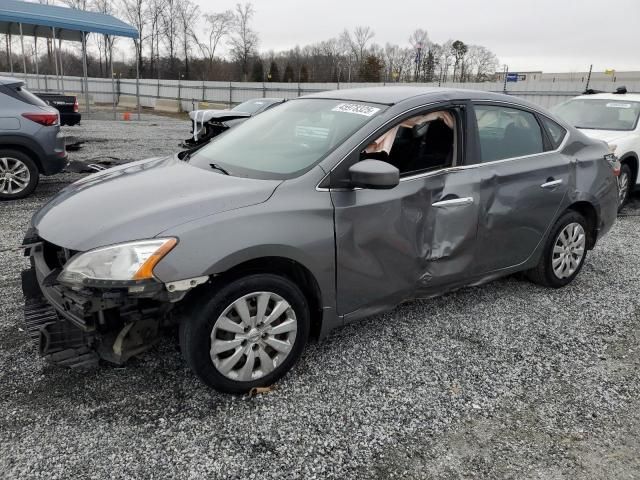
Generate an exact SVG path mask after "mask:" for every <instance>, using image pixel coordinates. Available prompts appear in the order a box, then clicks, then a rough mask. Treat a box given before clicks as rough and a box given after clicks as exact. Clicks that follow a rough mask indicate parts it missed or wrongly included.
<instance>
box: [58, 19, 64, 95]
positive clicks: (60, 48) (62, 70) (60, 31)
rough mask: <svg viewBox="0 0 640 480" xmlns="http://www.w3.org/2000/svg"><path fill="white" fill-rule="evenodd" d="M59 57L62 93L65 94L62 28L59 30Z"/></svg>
mask: <svg viewBox="0 0 640 480" xmlns="http://www.w3.org/2000/svg"><path fill="white" fill-rule="evenodd" d="M58 34H59V35H60V38H59V39H58V58H59V59H60V83H61V84H62V94H63V95H64V65H63V64H62V30H58Z"/></svg>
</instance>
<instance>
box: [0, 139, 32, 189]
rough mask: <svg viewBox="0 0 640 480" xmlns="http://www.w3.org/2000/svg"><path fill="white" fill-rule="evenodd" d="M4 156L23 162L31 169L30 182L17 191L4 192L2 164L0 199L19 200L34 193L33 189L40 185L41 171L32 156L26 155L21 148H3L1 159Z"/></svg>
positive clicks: (0, 154) (0, 168)
mask: <svg viewBox="0 0 640 480" xmlns="http://www.w3.org/2000/svg"><path fill="white" fill-rule="evenodd" d="M3 158H7V159H11V160H17V161H19V162H22V163H23V164H24V165H25V166H26V167H27V169H28V170H29V182H28V184H27V186H26V187H24V188H23V189H21V190H20V191H19V192H17V193H15V192H14V193H8V192H4V193H3V191H2V190H3V188H2V181H3V178H2V177H3V172H2V171H1V170H2V166H1V165H0V200H17V199H19V198H24V197H27V196H29V195H31V193H33V191H34V190H35V189H36V187H37V186H38V182H39V181H40V172H39V171H38V167H37V165H36V163H35V162H34V161H33V160H32V159H31V157H29V155H26V154H25V153H23V152H21V151H19V150H13V149H1V150H0V159H3ZM0 161H1V160H0Z"/></svg>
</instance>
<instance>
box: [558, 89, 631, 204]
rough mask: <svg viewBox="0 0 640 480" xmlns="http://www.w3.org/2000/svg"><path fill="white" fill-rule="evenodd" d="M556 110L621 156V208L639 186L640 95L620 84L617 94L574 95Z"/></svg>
mask: <svg viewBox="0 0 640 480" xmlns="http://www.w3.org/2000/svg"><path fill="white" fill-rule="evenodd" d="M554 112H555V113H556V114H557V115H558V116H559V117H560V118H562V119H564V120H565V121H566V122H568V123H570V124H571V125H573V126H575V127H576V128H578V129H580V130H581V131H582V132H584V133H585V134H586V135H587V136H589V137H592V138H597V139H600V140H604V141H605V142H607V143H608V144H609V146H610V148H611V151H612V152H613V153H615V154H616V156H617V157H618V158H619V159H620V163H621V170H620V176H619V177H618V183H619V208H622V207H623V206H624V204H625V203H626V201H627V200H628V198H629V194H630V193H631V192H632V191H633V190H634V189H636V188H638V186H639V185H640V176H639V175H638V166H639V165H638V159H639V158H640V124H639V123H638V118H639V117H640V94H631V93H627V89H626V88H625V87H620V88H618V89H617V90H616V92H615V93H589V94H585V95H580V96H578V97H575V98H572V99H571V100H569V101H567V102H564V103H561V104H560V105H557V106H556V107H555V108H554Z"/></svg>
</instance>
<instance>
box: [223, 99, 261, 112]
mask: <svg viewBox="0 0 640 480" xmlns="http://www.w3.org/2000/svg"><path fill="white" fill-rule="evenodd" d="M267 103H268V102H267V101H266V100H249V101H248V102H243V103H241V104H240V105H236V106H235V107H233V108H232V109H231V110H234V111H236V112H245V113H250V114H252V115H253V114H254V113H256V112H257V111H258V110H260V109H261V108H262V107H264V106H265V105H267Z"/></svg>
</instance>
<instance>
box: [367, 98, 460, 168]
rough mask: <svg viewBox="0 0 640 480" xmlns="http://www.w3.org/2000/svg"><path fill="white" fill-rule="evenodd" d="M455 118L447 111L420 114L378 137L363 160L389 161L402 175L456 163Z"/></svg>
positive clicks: (368, 147)
mask: <svg viewBox="0 0 640 480" xmlns="http://www.w3.org/2000/svg"><path fill="white" fill-rule="evenodd" d="M455 137H456V120H455V115H454V114H453V113H452V112H450V111H447V110H442V111H436V112H430V113H427V114H421V115H417V116H414V117H411V118H408V119H406V120H403V121H402V122H401V123H400V124H398V125H395V126H394V127H393V128H391V129H390V130H387V131H386V132H385V133H384V134H382V135H381V136H380V137H378V138H377V139H376V140H375V141H374V142H372V143H371V144H370V145H368V146H367V147H366V148H365V149H364V150H363V151H362V152H361V154H360V158H361V159H365V158H371V159H378V160H383V161H386V162H388V163H390V164H392V165H393V166H395V167H397V168H398V170H399V171H400V176H405V177H406V176H409V175H413V174H416V173H421V172H428V171H433V170H438V169H442V168H446V167H450V166H452V165H453V158H454V152H455V141H454V140H455Z"/></svg>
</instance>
